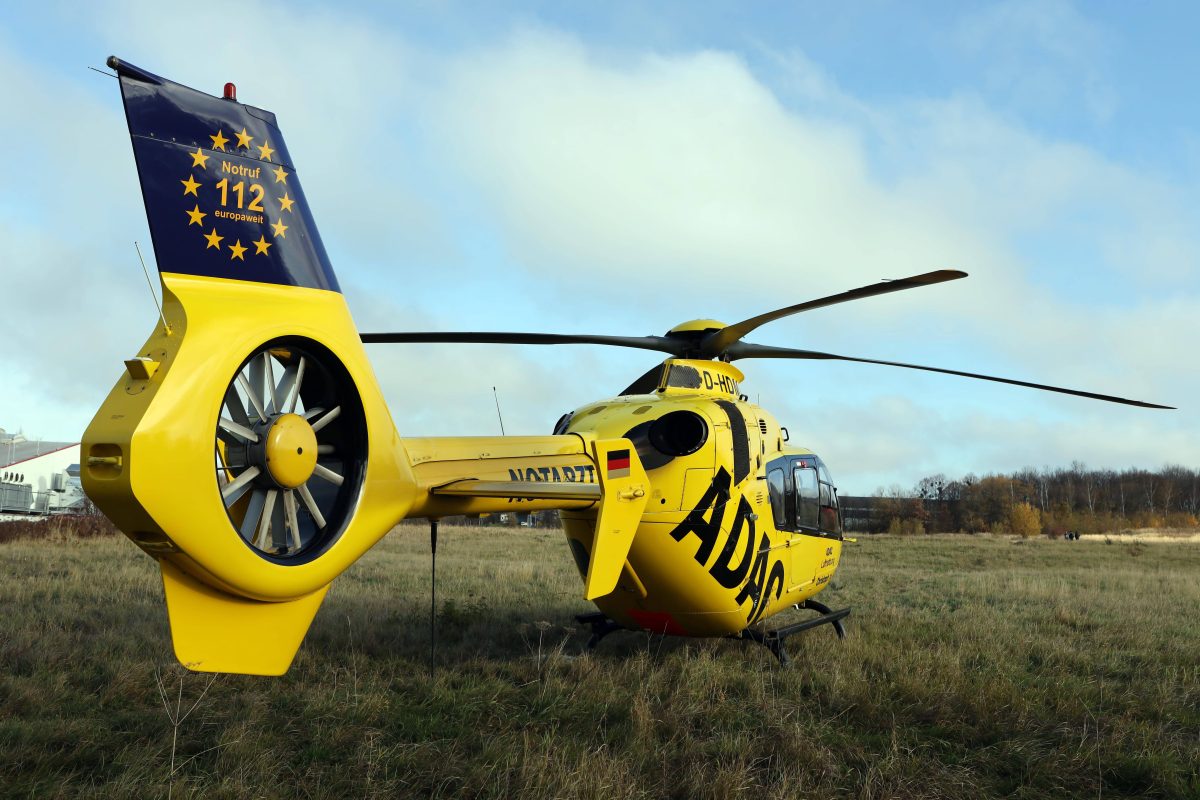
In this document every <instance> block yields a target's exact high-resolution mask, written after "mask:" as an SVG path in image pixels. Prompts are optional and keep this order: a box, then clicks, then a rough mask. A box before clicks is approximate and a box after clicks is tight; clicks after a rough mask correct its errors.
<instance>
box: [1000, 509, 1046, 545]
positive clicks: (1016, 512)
mask: <svg viewBox="0 0 1200 800" xmlns="http://www.w3.org/2000/svg"><path fill="white" fill-rule="evenodd" d="M1008 529H1009V530H1010V531H1012V532H1013V533H1015V534H1016V535H1017V536H1020V537H1022V538H1024V539H1028V538H1030V537H1032V536H1038V535H1040V534H1041V532H1042V513H1041V512H1040V511H1038V510H1037V509H1036V508H1034V507H1033V506H1031V505H1029V503H1016V504H1014V505H1013V506H1012V508H1010V509H1009V511H1008Z"/></svg>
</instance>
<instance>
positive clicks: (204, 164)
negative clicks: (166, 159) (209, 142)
mask: <svg viewBox="0 0 1200 800" xmlns="http://www.w3.org/2000/svg"><path fill="white" fill-rule="evenodd" d="M188 155H190V156H191V157H192V166H193V167H200V168H201V169H208V156H206V155H204V151H203V150H201V149H200V148H199V147H197V148H196V152H194V153H189V154H188Z"/></svg>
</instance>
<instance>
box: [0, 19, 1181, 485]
mask: <svg viewBox="0 0 1200 800" xmlns="http://www.w3.org/2000/svg"><path fill="white" fill-rule="evenodd" d="M1197 14H1198V12H1197V11H1196V10H1195V9H1194V8H1193V7H1191V6H1189V5H1187V4H1171V3H1152V4H1138V5H1136V6H1132V5H1130V4H1127V3H1120V2H1093V3H1086V4H1084V3H1071V2H1055V1H1054V0H1041V1H1040V2H1025V1H1023V0H1020V1H1016V2H999V3H959V2H946V3H938V2H929V3H924V4H920V5H919V6H917V7H914V6H913V5H912V4H908V3H900V2H889V1H888V0H873V1H871V0H868V1H864V2H859V3H847V4H829V3H769V2H764V3H754V4H747V3H733V2H729V3H724V2H721V3H718V2H663V3H654V4H648V3H633V2H622V1H621V0H616V1H614V2H608V3H560V2H546V3H516V4H505V5H501V4H499V3H487V4H484V3H479V4H467V3H459V2H413V3H390V2H387V3H385V2H380V3H365V4H349V3H348V4H346V7H345V8H338V9H334V8H332V6H329V5H327V4H319V3H304V2H288V3H282V2H251V1H250V0H243V1H242V2H236V3H234V2H225V1H224V0H214V1H213V2H209V3H205V4H203V5H202V6H195V5H191V4H186V5H185V4H170V3H162V2H140V1H139V2H111V3H106V2H97V3H89V4H75V3H56V2H43V3H38V4H22V5H21V6H20V7H19V8H15V9H10V10H9V12H8V14H7V16H8V19H7V22H6V25H5V26H4V27H3V29H2V30H0V74H3V75H4V76H5V80H4V81H3V83H0V100H2V101H3V102H2V103H0V122H2V123H3V125H2V128H3V130H4V143H5V148H4V149H5V152H6V158H4V159H0V286H2V287H3V289H2V294H0V322H2V325H0V328H2V330H3V331H4V332H5V343H4V346H3V347H0V375H2V376H3V379H2V384H3V386H2V391H0V427H3V428H5V429H7V430H9V431H10V432H11V431H16V430H21V431H22V432H23V433H24V434H25V435H26V436H28V437H30V438H37V437H41V438H44V439H46V440H72V441H77V440H78V439H79V437H80V436H81V434H82V431H83V429H84V428H85V427H86V426H87V424H88V422H89V421H90V419H91V417H92V415H93V414H94V413H95V411H96V409H97V408H98V407H99V405H100V403H101V402H103V400H104V398H105V396H106V394H107V392H108V391H109V389H110V388H111V387H112V386H113V384H114V383H115V382H116V380H117V379H118V377H119V376H120V375H121V372H122V369H123V367H122V364H121V362H122V360H123V359H125V358H128V357H131V356H132V355H134V354H135V353H136V351H137V350H138V348H139V347H140V346H141V344H142V342H143V341H144V340H145V338H146V337H147V336H148V335H149V334H150V332H151V330H152V329H153V327H154V322H155V319H156V316H157V312H156V311H155V308H154V304H153V301H152V300H151V298H150V291H149V289H148V287H147V285H146V280H145V277H144V276H143V274H142V271H141V268H140V266H139V265H138V261H137V256H136V253H135V251H134V247H133V243H134V242H135V241H138V242H141V243H142V247H143V251H149V248H148V247H147V246H146V245H147V244H148V243H149V232H148V228H147V226H146V221H145V216H144V212H143V209H142V205H141V196H140V192H139V188H138V184H137V179H136V173H135V169H134V164H133V158H132V152H131V149H130V145H129V139H128V134H127V131H126V128H125V121H124V116H123V110H122V107H121V101H120V94H119V91H118V87H117V83H116V81H115V80H113V78H112V77H110V76H108V75H105V74H101V73H99V72H97V71H94V70H93V69H89V68H97V69H100V70H102V71H105V70H104V62H105V59H106V58H107V57H108V56H109V55H117V56H118V57H120V58H122V59H124V60H126V61H129V62H131V63H133V64H136V65H138V66H140V67H143V68H145V69H147V70H149V71H151V72H154V73H157V74H159V75H163V76H164V77H168V78H171V79H172V80H175V81H178V82H180V83H184V84H187V85H190V86H193V87H195V88H198V89H201V90H204V91H208V92H210V93H213V94H219V93H220V91H221V88H222V86H223V85H224V83H225V82H226V81H233V82H234V83H236V84H237V86H238V97H239V99H240V100H241V101H242V102H245V103H249V104H252V105H257V106H261V107H263V108H267V109H270V110H271V111H273V112H275V114H276V115H277V117H278V119H279V124H280V127H281V129H282V130H283V132H284V135H285V136H286V138H287V142H288V147H289V150H290V152H291V154H292V157H293V159H294V161H295V165H296V167H297V171H298V172H299V173H300V174H301V176H302V179H303V181H304V185H305V193H306V195H307V198H308V202H309V205H310V208H311V210H312V212H313V215H314V217H315V219H316V221H317V224H318V226H319V228H320V231H321V236H322V238H323V239H324V242H325V247H326V250H327V251H328V253H329V256H330V260H331V261H332V263H333V265H334V269H335V270H336V272H337V275H338V279H339V281H340V283H341V285H342V288H343V291H344V292H345V295H346V299H347V302H348V303H349V306H350V309H351V311H352V313H353V315H354V317H355V320H356V322H357V324H358V326H359V328H360V329H361V330H363V331H389V330H394V331H406V330H447V331H452V330H530V331H545V332H553V333H598V334H624V335H641V334H662V333H664V332H666V331H667V330H668V329H669V328H671V327H672V326H674V325H676V324H678V323H680V322H683V321H685V320H689V319H694V318H715V319H719V320H722V321H724V322H727V323H733V322H736V321H739V320H742V319H745V318H748V317H751V316H755V315H757V314H759V313H762V312H763V311H766V310H769V309H772V308H776V307H780V306H785V305H791V304H794V303H798V302H802V301H804V300H809V299H813V298H816V297H821V296H824V295H828V294H833V293H836V292H840V291H844V290H847V289H850V288H854V287H856V286H862V285H866V284H870V283H874V282H876V281H878V280H880V279H883V278H899V277H904V276H908V275H914V274H919V273H923V272H928V271H931V270H934V269H943V268H952V269H962V270H965V271H966V272H968V273H969V274H970V277H969V278H967V279H965V280H960V281H954V282H951V283H946V284H942V285H938V286H934V287H927V288H921V289H915V290H911V291H906V292H898V293H895V294H892V295H889V296H885V297H877V298H871V299H866V300H861V301H858V302H854V303H849V304H844V305H838V306H836V307H831V308H826V309H821V310H817V311H812V312H808V313H805V314H802V315H798V316H794V317H791V318H787V319H784V320H780V321H777V322H774V323H771V324H770V325H767V326H764V327H763V328H760V329H759V330H757V331H755V332H754V333H753V335H752V336H751V337H750V338H751V340H752V341H754V342H757V343H761V344H771V345H779V346H789V347H799V348H805V349H813V350H822V351H826V352H833V353H839V354H844V355H849V356H858V357H865V358H874V359H883V360H893V361H903V362H908V363H916V364H926V365H932V366H940V367H946V368H950V369H958V370H965V371H971V372H981V373H986V374H992V375H1000V376H1004V377H1011V378H1018V379H1024V380H1029V381H1033V382H1038V383H1046V384H1052V385H1059V386H1067V387H1072V388H1078V389H1084V390H1089V391H1094V392H1100V393H1105V394H1114V395H1118V396H1123V397H1131V398H1135V399H1140V400H1147V401H1151V402H1157V403H1163V404H1166V405H1172V406H1177V407H1178V410H1176V411H1154V410H1147V409H1139V408H1132V407H1128V406H1119V405H1113V404H1107V403H1101V402H1096V401H1091V400H1085V399H1081V398H1074V397H1065V396H1061V395H1054V394H1049V393H1042V392H1036V391H1031V390H1028V389H1021V388H1016V387H1008V386H1001V385H997V384H993V383H985V382H982V381H970V380H966V379H962V378H954V377H950V376H936V375H930V374H926V373H919V372H914V371H911V370H900V369H895V368H889V367H882V366H869V365H857V364H847V363H820V362H785V361H780V362H772V361H767V360H763V361H742V362H738V365H739V367H740V368H741V369H742V370H743V371H744V372H745V373H746V381H745V382H744V383H743V385H742V388H743V391H744V392H746V393H747V394H748V395H749V396H750V399H751V400H753V401H756V402H760V403H761V404H762V405H763V406H765V407H766V408H767V409H769V410H770V411H772V413H774V414H775V415H776V416H777V417H778V418H779V420H780V422H781V423H782V424H783V425H785V426H787V427H788V428H789V430H790V432H791V434H792V441H793V442H794V443H797V444H802V445H804V446H807V447H810V448H811V449H812V450H814V451H816V452H817V453H819V454H820V455H821V456H822V458H823V460H824V461H825V462H826V463H827V464H828V465H829V466H830V468H831V471H832V472H833V474H834V476H835V478H836V479H837V482H838V483H839V486H840V489H841V492H842V493H843V494H866V493H870V492H872V491H875V490H876V489H877V488H878V487H890V486H893V485H896V486H899V487H901V488H905V489H906V488H909V487H911V486H913V485H914V484H915V483H916V482H917V481H918V480H919V479H921V478H922V477H925V476H927V475H933V474H938V473H943V474H945V475H947V476H950V477H952V478H953V477H958V476H961V475H963V474H966V473H968V472H973V473H976V474H985V473H989V472H1007V471H1012V470H1017V469H1021V468H1023V467H1027V466H1032V467H1039V468H1040V467H1058V466H1066V465H1068V464H1070V463H1071V462H1073V461H1081V462H1083V463H1085V464H1087V465H1088V466H1090V467H1094V468H1113V469H1123V468H1129V467H1143V468H1157V467H1161V466H1163V465H1164V464H1168V463H1178V464H1183V465H1185V466H1189V467H1191V468H1193V469H1195V468H1200V458H1198V457H1197V454H1198V453H1200V424H1198V423H1200V416H1198V414H1197V410H1196V408H1197V406H1196V403H1195V398H1196V396H1197V394H1198V390H1200V380H1198V378H1197V369H1196V359H1195V356H1194V350H1195V347H1196V345H1197V342H1198V341H1200V225H1198V224H1197V222H1198V221H1200V220H1198V219H1197V216H1198V212H1197V209H1198V208H1200V203H1198V202H1197V201H1198V200H1200V197H1198V195H1200V181H1198V180H1197V178H1198V177H1200V175H1198V173H1200V119H1198V117H1200V105H1197V104H1196V103H1195V102H1194V87H1193V82H1194V76H1195V75H1197V74H1200V53H1198V52H1197V50H1196V48H1195V47H1194V46H1193V44H1194V43H1193V42H1192V41H1191V34H1190V32H1191V31H1194V30H1195V26H1196V23H1197V21H1198V20H1197V19H1196V17H1197ZM151 266H152V267H153V265H151ZM369 353H370V355H371V357H372V361H373V363H374V366H375V370H376V373H377V375H378V377H379V379H380V382H381V384H382V386H383V389H384V393H385V396H386V397H387V399H388V402H389V405H390V407H391V411H392V415H393V417H394V419H395V422H396V425H397V428H398V429H399V431H400V433H401V435H408V436H418V435H493V434H497V433H499V421H498V419H497V413H496V400H497V399H498V401H499V405H500V409H501V411H502V414H503V419H504V427H505V430H506V431H507V432H508V433H509V434H541V433H547V432H549V431H550V429H551V428H552V426H553V425H554V422H555V420H557V419H558V417H559V416H560V415H561V414H562V413H563V412H565V411H568V410H570V409H573V408H576V407H578V406H581V405H584V404H586V403H589V402H592V401H594V400H598V399H603V398H605V397H609V396H612V395H615V394H617V393H619V392H620V391H621V390H622V389H623V388H624V387H625V386H626V385H627V384H629V383H630V382H631V381H632V380H633V379H634V378H635V377H637V376H638V375H640V374H642V373H643V372H645V371H646V370H647V369H648V368H650V367H651V366H653V364H654V363H655V361H654V356H653V354H651V353H648V352H644V351H637V350H623V349H617V348H611V349H610V348H599V347H592V346H578V347H515V346H509V347H506V346H482V345H475V346H469V345H390V346H385V345H373V346H371V348H370V350H369ZM493 387H495V391H494V393H493Z"/></svg>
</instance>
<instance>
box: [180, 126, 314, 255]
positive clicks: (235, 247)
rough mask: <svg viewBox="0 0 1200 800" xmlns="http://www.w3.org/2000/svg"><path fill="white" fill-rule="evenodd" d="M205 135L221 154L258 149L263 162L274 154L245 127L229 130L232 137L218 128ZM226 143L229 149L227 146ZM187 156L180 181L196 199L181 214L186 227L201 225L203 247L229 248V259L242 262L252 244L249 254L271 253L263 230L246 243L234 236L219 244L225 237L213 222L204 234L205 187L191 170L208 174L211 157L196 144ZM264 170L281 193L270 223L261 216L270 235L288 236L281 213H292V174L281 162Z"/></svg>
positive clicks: (273, 151) (269, 146) (279, 237)
mask: <svg viewBox="0 0 1200 800" xmlns="http://www.w3.org/2000/svg"><path fill="white" fill-rule="evenodd" d="M208 138H210V139H212V147H210V148H209V151H210V152H211V151H216V150H220V151H221V152H223V153H237V152H238V151H240V150H245V151H247V152H246V155H250V154H251V153H252V152H254V151H257V152H258V158H260V159H261V160H263V161H271V157H272V156H273V155H275V149H274V148H273V147H271V143H270V142H268V141H265V140H264V141H263V143H262V144H261V145H256V144H254V137H253V136H251V135H250V134H249V133H248V132H247V130H246V128H245V127H243V128H242V130H241V131H231V136H226V135H225V130H224V129H223V128H221V129H218V130H217V132H216V133H215V134H210V135H209V137H208ZM235 140H236V141H235ZM227 145H228V148H227V147H226V146H227ZM188 157H189V158H191V160H192V163H191V166H190V167H189V170H188V175H187V178H186V179H185V180H181V181H180V183H181V184H183V195H184V197H187V196H188V195H191V196H192V197H195V198H196V201H195V203H194V204H193V206H192V209H191V210H190V211H189V210H187V209H186V208H185V209H184V213H185V214H186V215H187V217H188V227H191V226H192V225H198V226H200V232H201V233H202V234H203V239H204V241H205V242H206V243H207V244H206V245H205V248H204V249H205V250H216V251H217V252H218V253H224V252H225V251H226V250H228V251H229V260H230V261H242V262H244V261H245V260H246V253H248V252H249V251H250V247H251V246H253V247H254V253H253V254H252V255H254V256H265V255H270V249H271V247H273V246H274V244H275V242H274V241H267V236H266V233H262V234H260V235H259V237H258V240H257V241H252V242H250V243H249V245H243V244H242V240H241V239H235V240H234V241H233V243H232V244H226V245H222V242H224V241H225V239H226V238H228V237H225V236H222V235H221V234H220V233H219V232H218V231H217V228H216V225H213V226H212V229H211V230H210V231H209V232H208V233H204V228H205V224H204V218H205V217H207V216H208V212H207V211H201V210H200V203H199V201H200V193H199V190H200V189H201V188H202V187H203V186H204V183H202V182H201V181H198V180H196V178H197V175H196V174H195V173H193V170H197V169H199V170H201V173H200V174H199V176H198V177H200V178H204V177H207V176H206V175H205V173H206V172H207V171H208V159H210V158H212V156H210V155H207V154H205V152H204V148H202V147H199V146H198V147H196V152H194V153H188ZM267 172H268V174H270V175H272V176H273V177H274V179H275V180H274V184H275V185H276V187H277V188H278V184H283V186H282V188H283V196H282V197H279V198H272V199H275V200H276V201H277V202H278V203H279V213H278V216H277V217H276V219H275V221H274V222H271V221H270V217H269V216H267V215H266V214H264V217H266V218H267V220H268V222H267V227H269V228H270V233H271V238H272V239H285V238H287V231H288V227H289V226H288V225H286V224H285V223H284V216H283V215H284V213H289V214H291V213H294V212H293V211H292V207H293V206H294V205H295V204H296V201H295V200H294V199H292V197H291V196H290V190H289V189H288V186H287V179H288V177H289V176H290V175H291V173H289V172H288V171H287V170H285V169H284V168H283V166H282V165H276V167H275V169H273V170H267ZM264 195H265V193H264Z"/></svg>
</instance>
